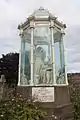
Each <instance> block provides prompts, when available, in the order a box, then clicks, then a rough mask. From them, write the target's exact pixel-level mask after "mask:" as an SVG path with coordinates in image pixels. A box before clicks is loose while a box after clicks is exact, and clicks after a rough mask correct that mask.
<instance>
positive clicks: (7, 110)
mask: <svg viewBox="0 0 80 120" xmlns="http://www.w3.org/2000/svg"><path fill="white" fill-rule="evenodd" d="M44 115H45V113H44V112H43V111H42V110H41V109H40V108H39V107H37V106H36V105H35V103H34V102H32V101H31V100H26V99H23V98H22V97H21V96H20V97H19V96H18V97H13V98H9V99H8V100H2V101H0V120H42V119H43V117H44Z"/></svg>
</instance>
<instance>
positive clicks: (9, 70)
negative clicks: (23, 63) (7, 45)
mask: <svg viewBox="0 0 80 120" xmlns="http://www.w3.org/2000/svg"><path fill="white" fill-rule="evenodd" d="M18 65H19V53H8V54H6V55H4V54H3V55H2V58H0V75H2V74H4V75H5V78H6V81H7V83H8V84H12V83H15V84H17V82H18Z"/></svg>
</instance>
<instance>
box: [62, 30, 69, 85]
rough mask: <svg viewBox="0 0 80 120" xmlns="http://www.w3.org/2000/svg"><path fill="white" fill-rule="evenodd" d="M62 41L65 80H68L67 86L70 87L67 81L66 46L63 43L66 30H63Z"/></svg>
mask: <svg viewBox="0 0 80 120" xmlns="http://www.w3.org/2000/svg"><path fill="white" fill-rule="evenodd" d="M61 34H62V36H61V41H62V45H63V50H64V64H65V80H66V85H68V80H67V60H66V50H65V44H64V41H63V37H64V35H65V33H64V29H62V30H61Z"/></svg>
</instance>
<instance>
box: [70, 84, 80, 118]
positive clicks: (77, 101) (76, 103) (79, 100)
mask: <svg viewBox="0 0 80 120" xmlns="http://www.w3.org/2000/svg"><path fill="white" fill-rule="evenodd" d="M71 102H72V106H73V116H74V120H80V88H79V87H78V86H72V88H71Z"/></svg>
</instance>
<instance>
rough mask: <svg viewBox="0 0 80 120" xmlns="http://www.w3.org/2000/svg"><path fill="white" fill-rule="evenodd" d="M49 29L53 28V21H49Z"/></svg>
mask: <svg viewBox="0 0 80 120" xmlns="http://www.w3.org/2000/svg"><path fill="white" fill-rule="evenodd" d="M50 28H54V21H53V20H51V21H50Z"/></svg>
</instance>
